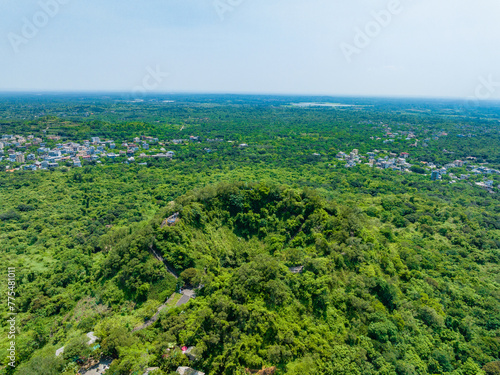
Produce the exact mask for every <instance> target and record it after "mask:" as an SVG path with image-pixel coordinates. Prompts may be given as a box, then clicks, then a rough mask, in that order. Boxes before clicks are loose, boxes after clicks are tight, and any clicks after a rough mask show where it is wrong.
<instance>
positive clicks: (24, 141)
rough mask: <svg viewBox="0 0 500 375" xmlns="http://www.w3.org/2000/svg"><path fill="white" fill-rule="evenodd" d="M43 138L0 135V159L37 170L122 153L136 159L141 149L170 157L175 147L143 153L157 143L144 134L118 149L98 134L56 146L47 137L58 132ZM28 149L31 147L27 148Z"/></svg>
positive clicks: (156, 139) (111, 157)
mask: <svg viewBox="0 0 500 375" xmlns="http://www.w3.org/2000/svg"><path fill="white" fill-rule="evenodd" d="M46 138H47V140H46V141H44V140H43V139H42V138H35V137H34V136H32V135H29V136H27V137H26V138H25V137H23V136H20V135H8V134H6V135H2V138H1V141H0V162H2V161H6V162H8V163H18V164H23V165H21V166H19V167H17V168H15V169H14V168H11V167H10V166H9V165H7V166H6V170H7V171H14V170H19V169H22V170H37V169H50V168H57V167H58V166H59V165H60V164H61V163H64V164H65V165H69V166H74V167H81V166H82V162H83V161H94V162H97V163H100V162H101V161H100V159H102V158H108V159H115V158H116V157H119V156H123V157H126V158H127V162H132V161H135V157H134V156H135V155H136V154H137V153H138V152H141V151H142V153H141V154H140V155H139V156H138V157H140V158H170V159H171V158H173V157H174V154H175V153H174V151H166V150H165V149H164V148H161V149H160V151H161V152H160V153H156V154H154V155H152V154H148V155H147V154H146V153H145V152H144V151H147V150H149V148H150V144H156V143H158V138H153V137H147V136H143V137H141V138H139V137H136V138H134V139H133V141H132V142H130V143H127V142H124V143H122V144H121V149H120V150H119V151H118V150H117V145H116V144H115V142H114V141H113V140H101V139H100V138H99V137H92V138H91V139H90V140H86V141H83V143H82V144H80V143H76V142H66V143H62V142H61V143H56V144H55V147H52V148H50V147H48V146H47V143H48V141H55V142H57V141H59V140H60V137H58V136H48V137H46ZM35 147H36V149H35ZM27 150H30V151H27Z"/></svg>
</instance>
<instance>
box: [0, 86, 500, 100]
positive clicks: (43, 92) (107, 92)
mask: <svg viewBox="0 0 500 375" xmlns="http://www.w3.org/2000/svg"><path fill="white" fill-rule="evenodd" d="M16 94H17V95H26V94H29V95H61V94H69V95H71V94H73V95H79V94H87V95H88V94H94V95H123V96H135V95H134V94H133V93H131V92H130V91H126V90H74V91H73V90H15V89H14V90H1V89H0V95H16ZM156 95H208V96H223V95H229V96H275V97H316V98H350V99H419V100H459V101H467V100H470V99H476V98H464V97H460V96H456V97H455V96H424V95H414V96H410V95H408V96H405V95H394V96H390V95H360V94H356V95H354V94H344V95H342V94H300V93H276V92H269V93H265V92H216V91H172V92H169V91H154V92H148V93H144V94H141V98H142V97H145V98H146V97H153V96H156ZM141 98H137V99H141ZM476 100H477V101H478V102H484V103H487V102H498V101H500V98H491V99H476Z"/></svg>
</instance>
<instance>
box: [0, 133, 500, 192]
mask: <svg viewBox="0 0 500 375" xmlns="http://www.w3.org/2000/svg"><path fill="white" fill-rule="evenodd" d="M384 130H385V137H373V136H372V137H370V139H371V140H375V141H382V143H383V144H384V145H386V144H390V143H391V142H393V141H394V139H396V138H397V137H402V138H404V139H405V140H410V141H412V142H413V141H414V142H415V143H412V144H411V145H410V146H411V147H416V146H417V144H418V139H417V138H416V135H415V134H414V133H413V132H411V131H408V132H401V133H391V129H390V128H388V127H385V129H384ZM446 135H447V134H446V133H440V134H437V135H436V137H438V136H446ZM436 137H435V138H436ZM384 138H386V139H384ZM425 141H429V139H426V140H425ZM214 142H217V143H218V142H224V140H223V139H202V138H201V137H200V136H190V137H189V138H188V139H172V140H170V141H164V142H162V141H160V140H159V139H158V138H154V137H151V136H141V137H135V138H134V139H132V140H131V141H130V142H127V141H125V142H122V143H120V142H115V141H113V140H110V139H106V140H102V139H101V138H100V137H91V139H90V140H84V141H83V142H81V143H77V142H73V141H67V142H61V137H59V136H54V135H48V136H46V137H45V139H43V138H39V137H34V136H33V135H28V136H26V137H25V136H22V135H12V134H11V135H8V134H4V135H2V137H1V140H0V163H2V165H5V169H4V170H5V171H6V172H15V171H19V170H25V171H36V170H48V169H55V168H58V167H62V166H65V167H76V168H78V167H82V166H83V165H85V164H101V163H102V162H103V161H105V162H106V163H109V162H114V161H115V160H116V162H122V163H125V164H129V163H134V162H137V164H138V165H147V162H146V161H147V159H148V158H152V159H167V160H171V159H173V158H174V156H175V151H171V150H169V151H167V149H166V148H165V146H168V145H173V146H177V145H184V144H189V143H207V144H209V143H214ZM228 142H229V143H234V141H228ZM49 143H50V144H51V145H52V147H49V146H48V145H49ZM235 146H237V147H238V148H248V147H249V145H248V144H246V143H241V144H238V143H237V144H236V145H235ZM424 146H426V144H425V143H424ZM203 150H204V152H206V153H211V152H212V149H210V148H208V147H205V148H204V149H203ZM444 151H446V150H444ZM313 155H315V156H321V155H320V154H318V153H315V154H313ZM335 158H336V160H337V161H338V162H340V163H345V164H344V167H345V168H353V167H356V166H359V165H367V166H369V167H371V168H377V169H385V170H391V171H394V172H398V173H415V172H416V173H420V174H422V175H423V176H427V178H429V179H430V180H431V181H441V180H443V179H444V176H448V177H447V178H446V180H447V181H449V183H450V184H454V183H457V182H458V181H466V180H469V179H470V177H471V176H478V175H483V177H484V179H483V181H474V183H475V185H477V186H479V187H482V188H485V189H487V190H488V191H489V192H490V193H492V192H493V188H494V187H495V186H494V181H493V180H492V179H491V178H488V176H489V175H493V174H500V171H499V170H497V169H492V168H488V167H486V166H485V165H484V163H482V165H475V164H474V162H475V160H476V158H475V157H473V156H470V157H467V159H466V160H465V161H462V160H455V161H454V162H452V163H448V164H445V165H438V164H437V163H433V162H424V161H418V160H413V159H412V158H411V157H410V153H409V152H401V153H395V152H390V151H388V150H377V149H375V150H372V151H370V152H367V153H366V154H364V155H363V154H361V153H360V152H359V150H358V149H353V150H352V151H351V152H350V153H345V152H343V151H340V152H338V153H337V154H336V155H335ZM410 161H411V162H412V163H413V164H412V163H410ZM330 165H331V164H330ZM453 168H465V169H466V170H467V173H460V174H459V175H455V174H454V173H452V172H450V169H453ZM2 169H3V168H2Z"/></svg>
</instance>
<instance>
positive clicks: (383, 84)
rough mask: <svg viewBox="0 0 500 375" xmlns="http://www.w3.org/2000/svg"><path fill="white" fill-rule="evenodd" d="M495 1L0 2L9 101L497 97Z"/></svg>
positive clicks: (499, 55)
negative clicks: (56, 95) (104, 95)
mask: <svg viewBox="0 0 500 375" xmlns="http://www.w3.org/2000/svg"><path fill="white" fill-rule="evenodd" d="M498 14H500V2H499V1H498V0H474V1H473V0H439V1H435V0H161V1H160V0H142V1H139V0H104V1H103V0H36V1H33V0H22V1H16V0H0V91H122V92H204V93H207V92H208V93H257V94H259V93H262V94H268V93H273V94H304V95H309V94H312V95H338V96H344V95H346V96H393V97H394V96H403V97H450V98H476V99H496V100H498V99H500V48H499V46H500V43H499V42H500V22H498Z"/></svg>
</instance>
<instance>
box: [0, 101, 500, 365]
mask: <svg viewBox="0 0 500 375" xmlns="http://www.w3.org/2000/svg"><path fill="white" fill-rule="evenodd" d="M37 98H38V97H37ZM37 98H29V97H25V96H20V97H17V98H13V99H12V100H4V101H3V102H2V103H1V104H0V130H1V131H0V134H1V136H2V138H1V139H2V140H1V143H2V145H1V146H3V147H0V149H2V150H3V154H2V155H0V158H1V160H0V263H2V264H4V267H3V268H1V267H0V275H1V276H2V277H3V279H4V280H5V282H3V283H0V293H2V295H4V296H6V295H7V290H8V289H7V287H8V283H7V281H6V280H7V267H13V268H15V283H16V284H15V288H13V289H15V312H16V313H17V315H16V329H15V348H16V367H15V368H13V367H11V366H9V365H8V357H7V356H6V355H4V356H2V357H1V359H2V365H3V367H0V375H57V374H64V375H77V374H83V373H84V372H85V371H86V369H88V368H89V367H90V366H92V365H94V364H95V363H97V362H98V361H102V364H104V363H109V364H110V365H111V368H110V369H109V370H108V371H107V372H106V375H122V374H124V375H131V374H134V375H143V374H144V373H145V372H146V371H147V369H148V368H149V369H150V370H151V368H157V369H156V370H154V371H151V372H150V375H165V374H167V375H173V374H174V371H176V369H177V367H178V366H189V367H191V368H193V369H196V370H198V371H202V372H204V373H205V374H206V375H232V374H240V375H241V374H258V375H263V374H265V375H273V374H274V375H294V374H296V375H299V374H300V375H308V374H311V375H351V374H354V375H356V374H359V375H365V374H367V375H426V374H440V375H478V374H479V375H498V374H500V369H499V368H500V352H499V351H500V265H499V260H500V251H499V249H500V153H499V152H498V150H500V136H499V135H500V133H499V131H498V123H499V121H500V112H499V109H498V108H499V107H498V106H495V105H493V104H491V106H488V108H482V107H478V108H474V109H473V110H471V111H466V110H464V109H463V108H454V107H450V105H451V104H453V103H449V102H441V101H436V102H433V103H434V104H432V105H430V104H429V103H427V102H423V101H411V100H409V101H398V100H382V101H378V100H376V99H372V100H361V99H359V100H358V99H351V100H345V101H344V100H340V99H339V98H336V99H335V98H323V99H320V98H298V97H297V98H281V99H279V100H278V99H277V98H272V97H261V98H257V97H251V98H249V97H237V98H235V97H229V96H228V97H212V98H209V97H196V96H195V97H189V98H184V99H182V98H181V97H167V96H165V97H161V98H156V99H151V100H145V101H144V102H135V101H130V100H118V99H110V98H108V99H105V98H101V99H99V98H88V99H80V98H79V97H78V98H71V97H65V96H61V97H59V98H54V97H44V96H42V97H40V98H38V99H37ZM4 99H5V98H4ZM173 100H174V101H175V102H172V101H173ZM315 101H320V102H319V103H316V104H315V103H313V102H315ZM337 103H343V104H342V105H341V106H339V105H338V104H337ZM311 104H312V105H311ZM78 155H80V156H78ZM79 158H81V160H80V159H79ZM23 159H24V161H23ZM77 159H78V160H77ZM37 161H39V163H38V166H37ZM42 161H45V162H46V164H47V167H43V166H42ZM75 162H76V163H75ZM57 163H59V164H57ZM50 164H51V165H50ZM9 290H10V289H9ZM194 295H195V298H193V297H194ZM8 313H9V312H8V311H7V306H6V308H5V309H3V310H2V315H1V316H2V319H3V324H2V325H0V332H1V334H0V335H1V336H2V337H4V338H6V337H8V330H9V323H8V322H7V319H8V318H10V315H8ZM91 332H93V334H91ZM93 335H95V336H96V337H97V339H96V341H95V342H91V341H92V340H93V339H90V337H94V336H93ZM89 342H91V344H90V345H89V344H88V343H89ZM9 347H10V341H9V340H7V339H4V340H0V352H1V353H4V354H5V353H8V352H9ZM56 351H57V353H58V354H59V355H58V356H56V355H55V354H56ZM259 371H260V372H259Z"/></svg>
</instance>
